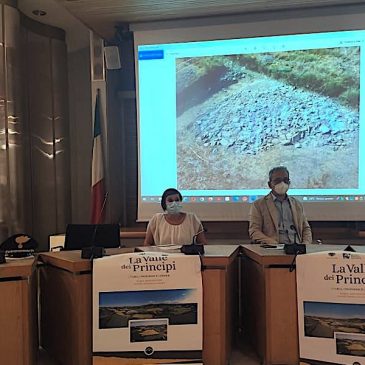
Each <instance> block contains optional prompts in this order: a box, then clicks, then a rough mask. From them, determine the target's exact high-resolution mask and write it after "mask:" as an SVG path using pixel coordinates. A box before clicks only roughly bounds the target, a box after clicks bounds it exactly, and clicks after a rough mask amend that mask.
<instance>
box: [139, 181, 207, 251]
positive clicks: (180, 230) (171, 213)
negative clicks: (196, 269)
mask: <svg viewBox="0 0 365 365" xmlns="http://www.w3.org/2000/svg"><path fill="white" fill-rule="evenodd" d="M161 207H162V209H163V210H164V213H157V214H155V215H154V216H153V217H152V218H151V220H150V222H149V223H148V226H147V232H146V238H145V240H144V245H145V246H151V245H156V246H160V245H169V244H172V245H184V244H190V243H192V241H193V237H194V236H195V235H196V242H197V243H203V244H205V243H206V239H205V235H204V230H203V226H202V224H201V222H200V220H199V219H198V218H197V216H196V215H195V214H194V213H187V212H183V211H182V196H181V194H180V192H179V191H178V190H176V189H173V188H170V189H167V190H165V191H164V193H163V194H162V197H161Z"/></svg>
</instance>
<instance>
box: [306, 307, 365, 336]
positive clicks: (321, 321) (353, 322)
mask: <svg viewBox="0 0 365 365" xmlns="http://www.w3.org/2000/svg"><path fill="white" fill-rule="evenodd" d="M303 307H304V308H303V309H304V333H305V336H306V337H320V338H334V337H335V332H341V333H351V334H365V304H346V303H326V302H311V301H304V303H303Z"/></svg>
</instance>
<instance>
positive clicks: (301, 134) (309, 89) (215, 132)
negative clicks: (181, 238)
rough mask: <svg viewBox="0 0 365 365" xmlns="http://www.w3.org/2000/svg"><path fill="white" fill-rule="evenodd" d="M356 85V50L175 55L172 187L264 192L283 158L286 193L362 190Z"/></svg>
mask: <svg viewBox="0 0 365 365" xmlns="http://www.w3.org/2000/svg"><path fill="white" fill-rule="evenodd" d="M359 85H360V47H358V46H351V47H334V48H319V49H307V50H290V51H281V52H266V53H265V52H262V53H252V54H235V55H214V56H204V57H185V58H177V59H176V114H177V122H176V143H177V149H176V152H177V154H176V155H177V179H178V181H177V183H178V187H179V188H180V189H188V190H191V189H198V190H200V189H203V190H204V189H208V190H209V189H222V188H223V187H224V189H257V188H266V187H267V179H266V174H258V173H257V171H258V170H257V166H260V170H263V171H269V170H270V168H271V167H272V166H275V165H276V164H277V161H285V165H286V166H288V167H289V170H293V171H298V172H299V171H300V174H299V173H297V174H296V179H295V181H293V184H292V188H296V189H337V188H358V184H359V182H358V181H359V176H358V169H359V166H358V161H359V131H360V129H359V126H360V123H359V122H360V120H359V100H360V99H359V90H360V86H359ZM240 156H244V158H242V157H240ZM323 156H326V158H325V160H324V159H323ZM232 171H235V173H232ZM261 175H262V176H261Z"/></svg>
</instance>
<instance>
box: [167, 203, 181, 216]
mask: <svg viewBox="0 0 365 365" xmlns="http://www.w3.org/2000/svg"><path fill="white" fill-rule="evenodd" d="M181 209H182V204H181V202H171V203H166V210H167V213H170V214H179V213H180V212H181Z"/></svg>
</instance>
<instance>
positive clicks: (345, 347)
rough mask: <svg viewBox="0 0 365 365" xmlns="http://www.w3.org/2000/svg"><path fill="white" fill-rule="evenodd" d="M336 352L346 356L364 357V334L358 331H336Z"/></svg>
mask: <svg viewBox="0 0 365 365" xmlns="http://www.w3.org/2000/svg"><path fill="white" fill-rule="evenodd" d="M335 338H336V353H337V354H338V355H347V356H363V357H365V335H363V334H358V333H336V334H335Z"/></svg>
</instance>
